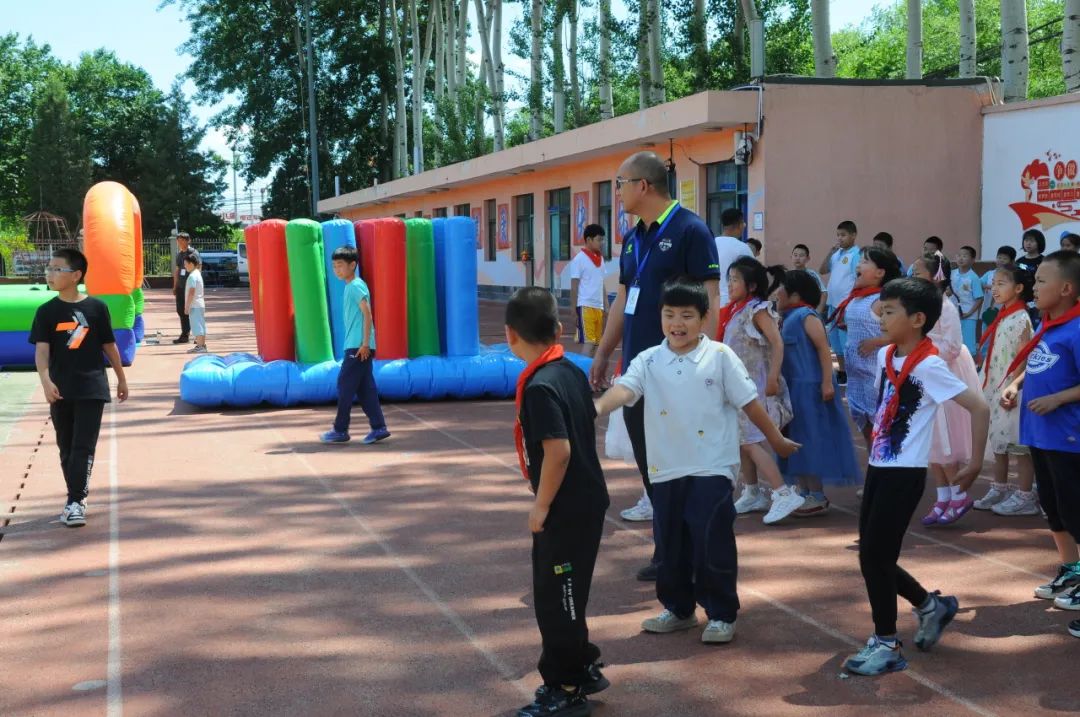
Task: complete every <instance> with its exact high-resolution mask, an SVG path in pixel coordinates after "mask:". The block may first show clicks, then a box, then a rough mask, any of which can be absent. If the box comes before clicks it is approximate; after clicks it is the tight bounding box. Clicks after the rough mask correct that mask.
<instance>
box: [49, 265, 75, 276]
mask: <svg viewBox="0 0 1080 717" xmlns="http://www.w3.org/2000/svg"><path fill="white" fill-rule="evenodd" d="M76 271H78V269H65V268H64V267H62V266H47V267H45V273H46V274H74V273H75V272H76Z"/></svg>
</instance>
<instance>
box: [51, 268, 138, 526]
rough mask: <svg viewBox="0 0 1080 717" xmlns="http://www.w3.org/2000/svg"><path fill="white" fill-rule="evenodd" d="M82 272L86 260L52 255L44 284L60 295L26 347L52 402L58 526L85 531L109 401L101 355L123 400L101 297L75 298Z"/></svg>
mask: <svg viewBox="0 0 1080 717" xmlns="http://www.w3.org/2000/svg"><path fill="white" fill-rule="evenodd" d="M86 269H87V266H86V257H85V256H84V255H83V253H82V252H80V251H78V250H77V249H58V250H56V251H55V252H53V255H52V259H50V260H49V265H48V266H47V267H46V268H45V278H46V280H47V281H48V284H49V288H50V289H53V290H54V291H56V292H57V297H56V298H55V299H51V300H49V301H47V302H45V303H44V304H42V305H41V306H39V307H38V310H37V313H36V314H34V323H33V326H32V327H31V329H30V343H32V344H34V345H35V346H36V349H35V352H34V363H35V364H36V366H37V372H38V376H39V377H40V378H41V387H42V388H43V389H44V390H45V400H47V401H48V402H49V415H50V416H52V422H53V428H54V429H55V430H56V445H57V446H58V447H59V449H60V467H61V469H62V470H63V472H64V481H65V482H66V483H67V501H66V502H65V503H64V510H63V512H62V513H61V514H60V522H62V523H63V524H64V525H66V526H68V527H69V528H79V527H82V526H84V525H86V496H87V493H88V490H89V485H90V471H91V469H92V468H93V467H94V452H95V450H96V449H97V439H98V433H99V431H100V430H101V415H102V413H103V411H104V408H105V404H106V403H108V401H109V379H108V378H107V377H106V376H105V359H104V358H103V356H102V353H103V352H104V357H107V358H108V360H109V365H111V366H112V368H113V371H115V372H116V397H117V399H119V400H120V401H126V400H127V397H128V386H127V378H126V377H125V376H124V367H123V366H121V365H120V352H119V351H117V350H116V341H115V339H114V338H113V331H112V324H111V323H110V319H109V310H108V308H107V307H106V306H105V304H104V303H103V302H102V301H101V300H100V299H95V298H93V297H91V296H87V295H85V294H80V293H79V289H78V286H79V282H81V281H83V278H84V277H85V276H86Z"/></svg>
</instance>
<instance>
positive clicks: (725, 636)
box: [701, 620, 735, 644]
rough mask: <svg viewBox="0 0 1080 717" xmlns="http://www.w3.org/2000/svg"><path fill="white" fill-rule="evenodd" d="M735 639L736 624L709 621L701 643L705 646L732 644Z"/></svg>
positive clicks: (702, 634)
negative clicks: (723, 643)
mask: <svg viewBox="0 0 1080 717" xmlns="http://www.w3.org/2000/svg"><path fill="white" fill-rule="evenodd" d="M734 639H735V623H733V622H724V621H723V620H709V624H708V625H706V626H705V631H704V632H702V633H701V641H702V642H704V643H705V644H713V643H722V642H731V641H732V640H734Z"/></svg>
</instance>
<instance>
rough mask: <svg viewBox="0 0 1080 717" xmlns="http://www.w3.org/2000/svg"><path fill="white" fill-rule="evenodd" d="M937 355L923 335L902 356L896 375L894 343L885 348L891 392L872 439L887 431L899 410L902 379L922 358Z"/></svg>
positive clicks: (931, 342) (935, 349)
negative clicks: (910, 350)
mask: <svg viewBox="0 0 1080 717" xmlns="http://www.w3.org/2000/svg"><path fill="white" fill-rule="evenodd" d="M937 355H938V350H937V348H935V347H934V342H933V341H931V340H930V339H928V338H926V337H925V336H924V337H923V340H922V341H920V342H919V343H918V345H917V346H916V347H915V348H914V349H913V350H912V352H911V353H909V354H908V355H907V356H905V357H904V364H903V366H901V367H900V374H899V375H897V373H896V369H895V368H893V357H894V356H896V344H890V345H889V348H887V349H885V376H886V377H887V378H888V379H889V383H891V384H892V385H893V394H892V396H890V397H889V403H888V404H886V406H885V411H884V413H882V414H881V421H880V423H879V424H878V426H877V428H875V429H874V435H873V436H872V438H873V439H876V438H877V436H878V434H880V433H885V432H887V431H888V430H889V428H890V427H891V426H892V422H893V420H894V419H895V418H896V412H897V411H898V410H900V387H901V386H903V385H904V381H906V380H907V378H908V376H910V375H911V372H912V371H914V370H915V367H916V366H918V365H919V364H920V363H922V361H923V359H925V358H927V357H928V356H937ZM871 442H872V441H871Z"/></svg>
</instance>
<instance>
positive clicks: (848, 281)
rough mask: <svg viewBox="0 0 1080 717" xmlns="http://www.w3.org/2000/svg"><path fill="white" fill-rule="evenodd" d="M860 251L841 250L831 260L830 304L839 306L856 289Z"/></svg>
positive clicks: (857, 248) (853, 247)
mask: <svg viewBox="0 0 1080 717" xmlns="http://www.w3.org/2000/svg"><path fill="white" fill-rule="evenodd" d="M860 251H861V250H860V249H859V247H857V246H852V247H851V248H850V249H840V250H839V251H836V252H834V253H833V255H832V258H831V259H830V260H829V284H828V290H829V303H830V304H831V305H833V306H837V305H838V304H839V303H840V302H841V301H843V300H844V299H846V298H847V295H848V294H850V293H851V290H852V289H854V288H855V267H856V266H858V264H859V253H860Z"/></svg>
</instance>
